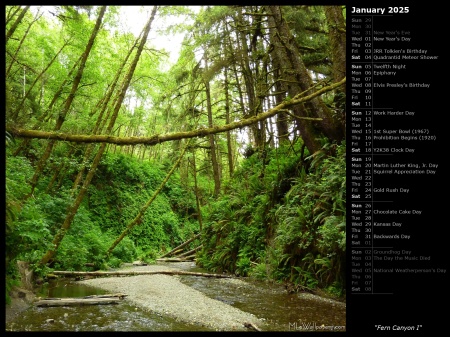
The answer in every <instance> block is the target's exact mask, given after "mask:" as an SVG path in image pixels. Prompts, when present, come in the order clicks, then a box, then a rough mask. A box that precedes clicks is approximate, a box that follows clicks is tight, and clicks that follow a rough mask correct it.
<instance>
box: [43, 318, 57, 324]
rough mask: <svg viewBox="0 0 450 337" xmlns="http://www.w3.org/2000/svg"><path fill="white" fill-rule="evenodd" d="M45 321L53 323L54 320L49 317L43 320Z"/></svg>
mask: <svg viewBox="0 0 450 337" xmlns="http://www.w3.org/2000/svg"><path fill="white" fill-rule="evenodd" d="M45 322H46V323H55V320H54V319H53V318H49V319H46V320H45Z"/></svg>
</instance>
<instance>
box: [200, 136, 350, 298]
mask: <svg viewBox="0 0 450 337" xmlns="http://www.w3.org/2000/svg"><path fill="white" fill-rule="evenodd" d="M300 146H301V144H296V146H294V148H291V147H288V146H285V147H280V148H279V149H269V150H267V151H266V152H265V153H264V152H263V153H261V152H256V153H254V154H253V155H251V156H250V157H248V158H247V159H246V160H244V161H243V162H242V165H241V166H240V167H239V168H238V169H237V170H236V172H235V175H234V177H233V178H232V179H231V180H230V181H229V182H228V183H227V184H226V185H225V191H226V194H224V195H223V196H221V197H220V198H219V199H218V200H217V201H215V202H212V203H211V204H210V205H209V208H208V209H207V212H205V213H206V214H205V232H204V235H203V240H204V241H203V250H202V252H200V253H199V254H198V257H199V258H198V263H199V264H200V265H202V266H203V267H204V268H207V269H210V270H213V271H228V272H234V273H237V274H239V275H251V276H253V277H256V278H271V279H274V280H284V281H287V282H290V283H292V284H293V285H294V288H295V289H305V290H308V289H309V290H311V289H314V288H316V287H321V288H324V289H328V288H329V289H330V291H333V292H334V293H335V294H336V293H339V292H341V294H342V291H343V289H344V288H345V273H344V269H345V268H344V267H345V250H346V246H345V242H346V241H345V238H346V236H345V215H346V214H345V210H346V209H345V197H346V196H345V144H342V145H340V146H336V145H333V144H326V145H325V146H324V148H323V149H322V151H320V152H318V153H316V154H315V155H314V156H310V157H308V158H306V161H305V162H303V161H301V159H300Z"/></svg>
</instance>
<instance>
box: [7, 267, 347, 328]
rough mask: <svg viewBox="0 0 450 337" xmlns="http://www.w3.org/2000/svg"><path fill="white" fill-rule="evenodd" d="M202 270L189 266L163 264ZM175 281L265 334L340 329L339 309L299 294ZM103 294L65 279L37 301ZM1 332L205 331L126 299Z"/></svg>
mask: <svg viewBox="0 0 450 337" xmlns="http://www.w3.org/2000/svg"><path fill="white" fill-rule="evenodd" d="M167 265H168V266H170V265H172V266H176V267H177V268H180V269H183V270H188V271H194V272H204V270H202V269H201V268H198V267H196V266H195V265H194V264H193V263H180V264H178V263H177V264H173V263H172V264H167ZM176 277H177V278H178V279H179V280H180V281H181V282H183V283H184V284H186V285H189V286H191V287H192V288H194V289H196V290H198V291H201V292H203V293H204V294H205V295H207V296H209V297H211V298H214V299H217V300H220V301H222V302H224V303H227V304H229V305H231V306H234V307H236V308H238V309H241V310H243V311H246V312H249V313H252V314H254V315H255V316H257V317H258V318H260V319H261V320H263V321H264V322H265V323H266V324H265V325H264V326H263V327H260V328H261V329H263V330H265V331H292V330H298V331H311V330H323V331H330V330H333V331H345V322H346V321H345V317H346V311H345V305H344V304H342V303H337V302H334V301H330V300H317V299H313V298H311V297H312V296H304V295H302V294H287V293H286V291H284V289H283V288H282V287H281V286H280V285H273V284H268V283H265V282H258V281H250V280H249V279H247V278H245V279H242V280H245V282H246V283H243V282H240V281H239V280H241V279H238V281H233V280H231V281H230V280H228V279H221V278H208V277H196V276H184V275H183V276H176ZM104 293H105V291H103V290H100V289H97V288H94V287H89V286H86V285H83V284H79V283H77V282H74V281H70V280H67V279H65V280H63V279H61V280H58V281H54V282H52V283H50V284H49V285H47V286H45V287H43V288H42V289H41V290H40V296H42V297H83V296H88V295H99V294H104ZM48 320H54V321H53V322H49V321H48ZM6 330H7V331H208V329H207V328H205V327H202V326H197V325H190V324H186V323H184V322H179V321H177V320H175V319H172V318H169V317H164V316H161V315H159V314H156V313H153V312H149V311H145V310H143V309H140V308H136V307H135V306H132V305H130V304H128V303H127V302H126V301H124V302H123V303H120V304H116V305H90V306H77V307H49V308H42V307H35V306H33V307H30V308H29V309H28V310H26V311H24V312H23V313H22V314H21V315H20V317H17V318H16V319H15V320H13V321H12V322H9V323H7V325H6Z"/></svg>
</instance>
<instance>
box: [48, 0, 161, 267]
mask: <svg viewBox="0 0 450 337" xmlns="http://www.w3.org/2000/svg"><path fill="white" fill-rule="evenodd" d="M156 9H157V7H156V6H154V7H153V11H152V14H151V16H150V18H149V20H148V22H147V23H146V25H145V27H144V34H143V37H142V40H141V43H140V44H139V47H138V49H137V51H136V55H135V57H134V60H133V62H132V63H131V66H130V69H129V71H128V74H127V76H126V77H125V79H124V82H123V85H122V87H121V92H120V94H119V97H118V99H117V104H116V106H115V108H114V112H113V115H112V116H111V120H110V122H109V125H108V128H107V130H106V131H107V132H108V133H110V132H111V131H112V129H113V126H114V123H115V121H116V118H117V115H118V113H119V110H120V107H121V106H122V102H123V99H124V97H125V94H126V92H127V90H128V87H129V85H130V82H131V79H132V78H133V74H134V70H135V69H136V65H137V63H138V61H139V58H140V56H141V53H142V50H143V49H144V46H145V42H146V41H147V36H148V33H149V32H150V27H151V24H152V22H153V19H154V17H155V14H156ZM106 145H107V143H102V144H101V145H100V148H99V150H98V152H97V155H96V156H95V158H94V161H93V163H92V166H91V169H90V170H89V172H88V174H87V175H86V179H85V181H84V183H83V185H82V187H81V189H80V192H79V193H78V196H77V197H76V199H75V201H74V203H73V204H72V205H71V206H70V207H69V210H68V212H67V216H66V219H65V220H64V223H63V224H62V226H61V229H60V231H59V232H58V233H57V234H56V235H55V238H54V239H53V242H52V244H53V249H49V250H48V251H47V252H46V253H45V255H44V256H43V257H42V259H41V261H40V262H39V264H40V265H45V264H47V263H48V261H49V260H50V259H51V258H53V256H54V255H55V254H56V251H57V249H58V247H59V245H60V243H61V241H62V239H63V238H64V236H65V234H66V232H67V231H68V230H69V228H70V225H71V224H72V220H73V218H74V217H75V214H76V212H77V211H78V207H80V204H81V202H82V200H83V198H84V195H85V194H86V192H87V189H88V186H89V184H90V183H91V180H92V178H93V177H94V173H95V170H96V169H97V166H98V164H99V163H100V159H101V157H102V155H103V152H104V151H105V148H106Z"/></svg>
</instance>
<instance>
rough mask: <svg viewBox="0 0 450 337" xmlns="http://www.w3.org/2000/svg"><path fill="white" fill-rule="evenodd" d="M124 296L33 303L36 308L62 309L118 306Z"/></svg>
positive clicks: (48, 300) (113, 295) (57, 299)
mask: <svg viewBox="0 0 450 337" xmlns="http://www.w3.org/2000/svg"><path fill="white" fill-rule="evenodd" d="M125 296H128V295H125V294H121V293H119V294H104V295H90V296H85V297H81V298H44V299H41V300H38V301H36V302H35V303H34V305H35V306H37V307H62V306H79V305H102V304H118V303H119V302H120V301H121V300H123V298H124V297H125Z"/></svg>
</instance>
